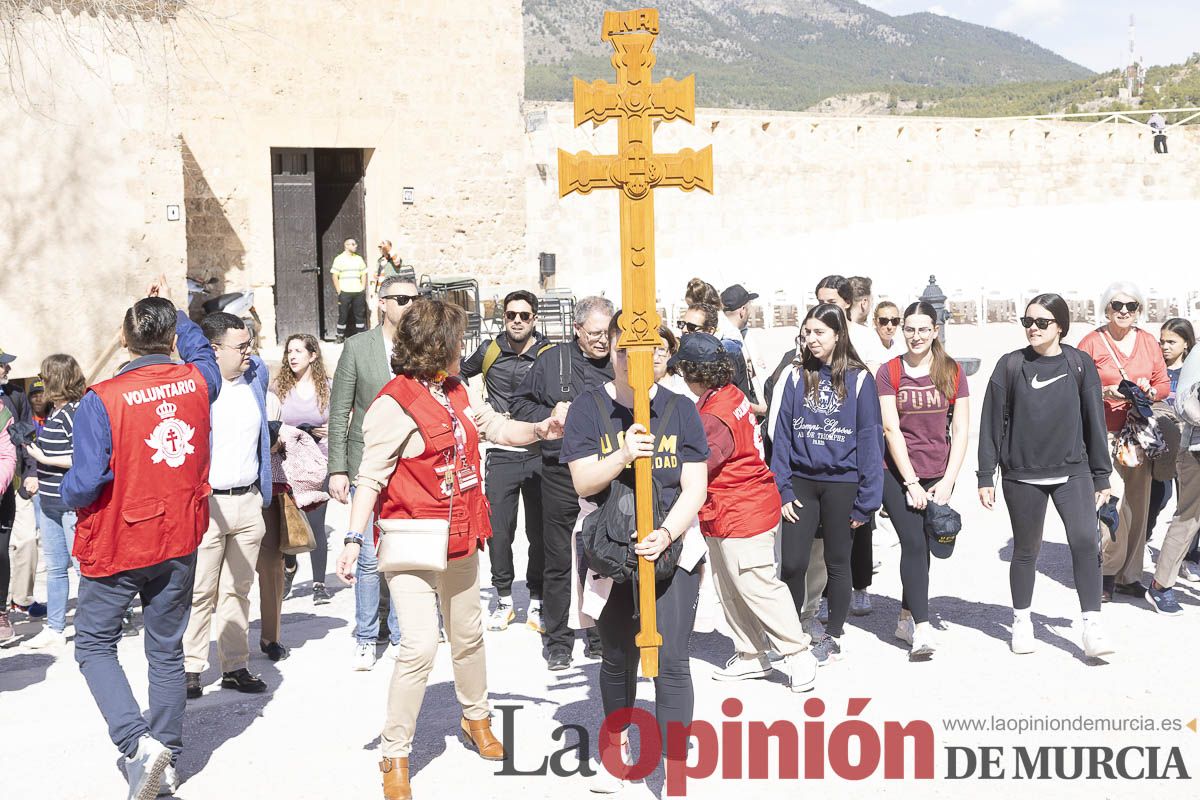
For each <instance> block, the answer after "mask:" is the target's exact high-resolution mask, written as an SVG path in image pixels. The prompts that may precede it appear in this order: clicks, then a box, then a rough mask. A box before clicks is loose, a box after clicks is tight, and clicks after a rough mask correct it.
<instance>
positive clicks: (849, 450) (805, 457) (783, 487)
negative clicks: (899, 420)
mask: <svg viewBox="0 0 1200 800" xmlns="http://www.w3.org/2000/svg"><path fill="white" fill-rule="evenodd" d="M830 375H831V371H830V368H829V366H828V365H826V366H823V367H821V371H820V383H819V386H818V388H817V392H816V394H815V395H811V396H810V395H807V394H806V393H805V391H804V373H803V371H802V370H801V369H800V368H799V367H795V366H793V367H792V368H791V369H790V370H789V371H788V372H787V373H785V374H784V376H782V377H784V378H786V383H785V384H784V387H783V394H782V396H781V397H780V404H779V416H778V418H777V419H776V422H775V431H774V435H773V436H772V437H771V442H772V446H773V447H772V451H771V470H772V471H773V472H774V473H775V484H776V485H777V486H778V487H779V493H780V495H782V497H783V502H785V503H790V502H792V501H793V500H795V499H796V493H795V491H794V490H793V489H792V479H793V477H796V478H806V479H808V480H812V481H829V482H835V483H857V484H858V493H857V495H856V496H855V499H854V510H853V511H852V512H851V514H850V516H851V518H852V519H855V520H857V521H859V522H866V521H867V520H868V519H869V517H870V515H871V514H872V513H874V512H875V511H876V510H877V509H878V508H879V506H880V504H881V503H882V502H883V419H882V417H881V415H880V413H879V395H878V394H877V393H876V390H875V378H874V376H872V375H871V374H870V373H869V372H867V373H864V372H863V370H859V369H851V370H849V371H848V372H847V373H846V397H845V398H843V399H839V398H838V396H837V392H835V391H834V389H833V383H832V381H831V379H830ZM860 376H861V377H860ZM860 382H861V383H860Z"/></svg>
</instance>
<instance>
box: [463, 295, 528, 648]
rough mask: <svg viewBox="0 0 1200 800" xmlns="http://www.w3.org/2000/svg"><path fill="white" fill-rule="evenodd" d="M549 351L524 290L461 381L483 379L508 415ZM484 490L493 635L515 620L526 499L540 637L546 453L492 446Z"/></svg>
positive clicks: (492, 400) (508, 301) (510, 299)
mask: <svg viewBox="0 0 1200 800" xmlns="http://www.w3.org/2000/svg"><path fill="white" fill-rule="evenodd" d="M549 346H550V343H549V340H547V339H546V337H545V336H543V335H542V333H541V332H540V331H539V330H538V329H537V297H535V296H534V295H533V293H532V292H528V291H525V290H524V289H521V290H518V291H515V292H509V294H508V295H507V296H506V297H505V298H504V332H503V333H501V334H500V335H499V336H497V337H496V338H495V339H486V340H484V341H483V342H482V343H481V344H480V345H479V348H478V349H477V350H476V351H475V352H474V354H472V355H471V357H470V358H468V359H467V360H466V361H464V362H463V364H462V372H461V374H462V377H463V378H464V379H467V380H469V379H471V378H473V377H475V376H476V375H481V374H482V375H483V382H484V386H485V387H486V389H487V402H488V405H490V406H491V407H492V408H494V409H495V410H496V411H497V412H498V413H500V414H506V415H507V414H509V407H510V405H511V403H512V397H513V395H514V394H515V393H516V391H517V387H519V386H520V385H521V382H522V381H524V380H525V376H526V375H527V374H528V373H529V369H530V367H532V366H533V362H534V360H535V359H536V358H537V356H538V353H540V352H541V351H542V350H545V349H546V348H547V347H549ZM486 458H487V461H486V465H485V470H486V471H485V475H486V480H485V481H484V488H485V491H486V493H487V499H488V502H489V503H490V504H491V507H492V509H491V518H492V539H491V541H489V542H488V553H489V555H490V557H491V563H492V586H494V587H496V595H497V602H496V608H495V610H494V611H492V614H491V616H490V617H488V625H487V627H488V630H490V631H502V630H505V629H507V628H508V624H509V623H510V622H512V621H513V620H514V619H516V611H514V610H513V600H512V584H513V573H514V569H513V554H512V549H513V540H514V537H515V535H516V530H517V502H518V500H519V499H520V498H521V496H522V495H523V496H524V497H525V536H526V538H527V539H528V540H529V563H528V564H527V566H526V567H525V587H526V588H527V589H528V590H529V612H528V614H527V615H526V624H527V625H528V626H529V627H530V628H533V629H534V630H535V631H537V632H538V633H545V630H546V629H545V627H544V626H543V625H542V563H543V560H544V555H545V550H544V546H543V543H542V452H541V449H540V447H539V446H538V444H536V443H535V444H532V445H528V446H526V447H508V446H505V445H495V444H493V445H489V446H488V450H487V456H486Z"/></svg>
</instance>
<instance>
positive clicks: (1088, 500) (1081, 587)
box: [1004, 475, 1100, 611]
mask: <svg viewBox="0 0 1200 800" xmlns="http://www.w3.org/2000/svg"><path fill="white" fill-rule="evenodd" d="M1051 498H1053V499H1054V507H1055V509H1057V510H1058V516H1059V518H1061V519H1062V521H1063V527H1064V528H1066V530H1067V544H1068V545H1069V546H1070V548H1071V567H1072V569H1073V570H1074V572H1075V591H1076V593H1078V595H1079V607H1080V608H1081V609H1083V610H1084V611H1099V610H1100V542H1099V534H1098V531H1097V522H1096V493H1095V486H1094V484H1093V483H1092V479H1091V476H1088V475H1085V476H1077V477H1074V478H1071V479H1070V480H1069V481H1067V482H1066V483H1059V484H1055V485H1052V486H1038V485H1035V484H1029V483H1021V482H1020V481H1013V480H1008V479H1007V478H1006V479H1005V480H1004V503H1005V505H1007V506H1008V517H1009V520H1010V521H1011V522H1012V531H1013V555H1012V562H1011V563H1010V564H1009V567H1008V583H1009V586H1010V587H1011V589H1012V600H1013V608H1015V609H1016V610H1018V611H1023V610H1025V609H1027V608H1029V606H1030V605H1031V604H1032V603H1033V580H1034V577H1035V576H1036V575H1037V557H1038V551H1039V550H1040V549H1041V547H1042V527H1043V526H1044V524H1045V522H1046V503H1047V501H1048V500H1050V499H1051Z"/></svg>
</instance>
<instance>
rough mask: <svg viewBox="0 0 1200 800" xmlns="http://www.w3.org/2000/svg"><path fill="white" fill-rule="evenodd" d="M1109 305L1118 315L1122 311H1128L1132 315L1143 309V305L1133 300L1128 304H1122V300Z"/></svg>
mask: <svg viewBox="0 0 1200 800" xmlns="http://www.w3.org/2000/svg"><path fill="white" fill-rule="evenodd" d="M1108 305H1109V307H1110V308H1111V309H1112V310H1113V311H1116V312H1117V313H1118V314H1120V313H1121V312H1122V311H1128V312H1129V313H1130V314H1132V313H1134V312H1135V311H1137V310H1138V309H1139V308H1141V307H1142V304H1141V303H1139V302H1138V301H1136V300H1133V301H1131V302H1128V303H1122V302H1121V301H1120V300H1113V301H1112V302H1111V303H1109V304H1108Z"/></svg>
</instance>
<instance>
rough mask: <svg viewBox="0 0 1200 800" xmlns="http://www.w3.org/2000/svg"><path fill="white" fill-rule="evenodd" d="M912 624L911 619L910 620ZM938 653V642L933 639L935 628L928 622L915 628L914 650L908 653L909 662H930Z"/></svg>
mask: <svg viewBox="0 0 1200 800" xmlns="http://www.w3.org/2000/svg"><path fill="white" fill-rule="evenodd" d="M909 621H910V622H911V621H912V620H911V618H910V619H909ZM936 651H937V640H936V639H934V638H933V626H932V625H930V624H929V623H928V622H922V623H921V624H920V625H915V626H913V638H912V649H911V650H909V651H908V660H909V661H928V660H929V659H930V658H932V657H933V654H934V653H935V652H936Z"/></svg>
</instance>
